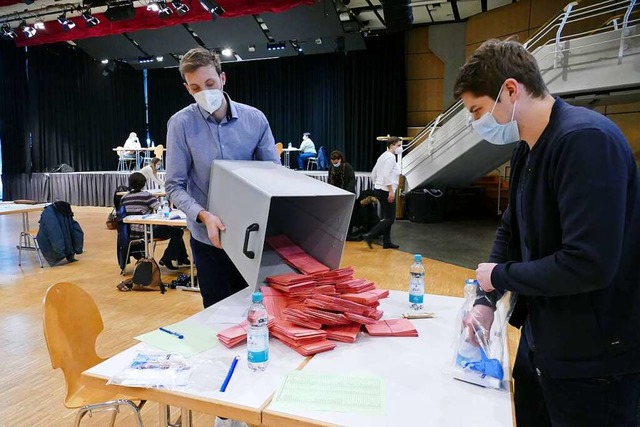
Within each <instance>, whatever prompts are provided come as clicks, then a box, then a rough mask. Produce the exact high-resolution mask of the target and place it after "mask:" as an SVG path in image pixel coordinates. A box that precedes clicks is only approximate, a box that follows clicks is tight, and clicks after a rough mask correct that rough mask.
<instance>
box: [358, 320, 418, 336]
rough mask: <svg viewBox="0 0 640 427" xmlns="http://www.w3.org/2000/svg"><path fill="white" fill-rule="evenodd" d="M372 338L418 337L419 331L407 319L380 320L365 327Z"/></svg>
mask: <svg viewBox="0 0 640 427" xmlns="http://www.w3.org/2000/svg"><path fill="white" fill-rule="evenodd" d="M365 327H366V328H367V332H368V333H369V335H371V336H377V337H417V336H418V331H417V330H416V328H415V327H414V326H413V324H412V323H411V322H410V321H409V320H407V319H387V320H379V321H377V322H375V323H374V324H371V325H365Z"/></svg>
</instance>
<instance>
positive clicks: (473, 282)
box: [464, 279, 478, 286]
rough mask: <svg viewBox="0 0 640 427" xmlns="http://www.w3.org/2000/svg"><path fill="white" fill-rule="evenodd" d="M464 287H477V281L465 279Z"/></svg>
mask: <svg viewBox="0 0 640 427" xmlns="http://www.w3.org/2000/svg"><path fill="white" fill-rule="evenodd" d="M464 285H465V286H467V285H471V286H478V281H477V280H476V279H467V280H465V281H464Z"/></svg>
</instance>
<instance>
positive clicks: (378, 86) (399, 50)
mask: <svg viewBox="0 0 640 427" xmlns="http://www.w3.org/2000/svg"><path fill="white" fill-rule="evenodd" d="M367 43H368V44H369V46H368V49H369V50H367V51H362V52H360V51H355V52H349V53H348V54H347V55H345V54H343V53H334V54H325V55H309V56H296V57H288V58H281V59H277V60H264V61H247V62H235V63H225V64H223V66H222V68H223V71H224V72H225V73H226V74H227V86H226V88H225V90H226V91H227V93H229V95H230V96H231V98H232V99H234V100H235V101H238V102H242V103H245V104H249V105H252V106H254V107H256V108H259V109H260V110H262V111H263V112H264V113H265V115H266V116H267V119H268V120H269V123H270V125H271V129H272V131H273V134H274V137H275V140H276V142H278V141H281V142H283V143H284V145H285V146H286V145H287V144H288V143H289V142H291V143H292V144H293V145H294V146H299V144H300V142H301V140H302V133H303V132H310V133H311V135H312V139H313V141H314V142H315V143H316V148H319V147H320V146H324V147H325V149H326V150H327V152H328V153H329V152H331V151H332V150H334V149H339V150H341V151H343V152H344V153H345V155H346V157H347V161H349V162H350V163H351V164H352V165H353V166H354V168H355V169H356V170H363V171H368V170H371V168H372V167H373V164H374V163H375V160H376V158H377V157H378V156H379V155H380V153H382V151H383V150H384V148H385V147H384V144H383V143H380V142H376V140H375V137H376V136H378V135H385V134H387V133H391V134H396V135H402V134H404V132H405V129H406V110H407V107H406V87H405V56H404V55H405V49H404V36H403V35H402V34H399V35H394V36H389V37H378V38H375V39H369V40H368V41H367ZM148 87H149V122H150V123H149V125H150V133H151V135H152V138H153V139H154V140H155V141H156V143H157V142H158V141H165V139H166V121H167V120H168V119H169V117H171V115H173V114H174V113H175V112H176V111H178V110H179V109H181V108H183V107H184V106H186V105H188V104H189V103H191V102H193V98H192V97H190V96H189V95H188V94H187V92H186V90H185V89H184V87H183V86H182V82H181V80H180V75H179V72H178V70H177V69H165V70H153V71H149V74H148Z"/></svg>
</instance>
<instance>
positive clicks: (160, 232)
mask: <svg viewBox="0 0 640 427" xmlns="http://www.w3.org/2000/svg"><path fill="white" fill-rule="evenodd" d="M146 183H147V179H146V178H145V176H144V175H143V174H141V173H140V172H134V173H132V174H131V175H129V189H130V191H129V193H127V194H125V195H124V196H122V200H121V201H120V204H121V205H123V206H124V207H125V209H126V210H127V215H147V214H150V213H154V212H155V211H156V210H157V209H158V207H160V202H159V201H158V198H157V197H156V196H154V195H153V194H151V193H149V192H148V191H143V190H142V189H143V188H144V186H145V184H146ZM144 227H145V226H144V225H142V224H131V225H130V230H131V231H130V234H129V236H130V238H132V239H142V238H143V237H144ZM183 233H184V232H183V231H182V229H181V228H178V227H171V226H169V225H154V226H153V237H159V238H164V239H169V245H167V249H165V251H164V254H163V255H162V258H160V261H159V264H160V265H163V266H165V267H167V268H168V269H169V270H177V269H178V267H176V266H174V265H173V260H177V261H178V264H182V265H190V261H189V256H188V255H187V249H186V247H185V245H184V240H182V235H183Z"/></svg>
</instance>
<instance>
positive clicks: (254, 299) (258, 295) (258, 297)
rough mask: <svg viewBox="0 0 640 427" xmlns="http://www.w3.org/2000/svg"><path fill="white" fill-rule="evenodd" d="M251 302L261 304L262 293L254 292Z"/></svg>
mask: <svg viewBox="0 0 640 427" xmlns="http://www.w3.org/2000/svg"><path fill="white" fill-rule="evenodd" d="M251 302H262V292H254V293H252V294H251Z"/></svg>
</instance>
